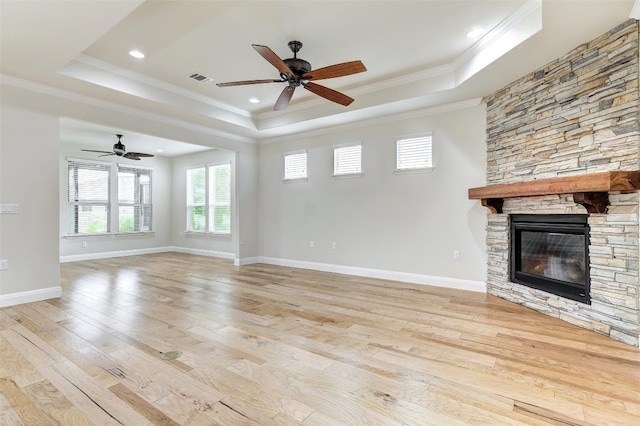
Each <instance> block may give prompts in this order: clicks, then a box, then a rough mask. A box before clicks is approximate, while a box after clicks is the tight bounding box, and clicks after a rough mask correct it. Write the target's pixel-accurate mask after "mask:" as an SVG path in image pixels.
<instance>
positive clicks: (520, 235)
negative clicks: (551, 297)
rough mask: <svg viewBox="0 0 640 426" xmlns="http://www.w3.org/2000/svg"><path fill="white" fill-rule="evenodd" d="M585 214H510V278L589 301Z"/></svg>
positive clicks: (587, 235)
mask: <svg viewBox="0 0 640 426" xmlns="http://www.w3.org/2000/svg"><path fill="white" fill-rule="evenodd" d="M587 218H588V215H580V214H568V215H565V214H563V215H538V214H513V215H511V216H510V223H511V225H510V242H509V244H510V251H509V263H510V279H511V281H512V282H515V283H518V284H522V285H526V286H528V287H532V288H536V289H539V290H543V291H545V292H548V293H552V294H555V295H557V296H561V297H565V298H568V299H572V300H576V301H578V302H582V303H585V304H590V303H591V298H590V295H589V281H590V280H589V225H588V223H587Z"/></svg>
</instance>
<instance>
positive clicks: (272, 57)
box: [251, 44, 293, 75]
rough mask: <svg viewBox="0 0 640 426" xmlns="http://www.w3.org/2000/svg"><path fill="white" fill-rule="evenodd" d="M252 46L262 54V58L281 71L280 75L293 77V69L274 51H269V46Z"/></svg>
mask: <svg viewBox="0 0 640 426" xmlns="http://www.w3.org/2000/svg"><path fill="white" fill-rule="evenodd" d="M251 46H253V48H254V49H255V50H256V52H258V53H259V54H260V56H262V57H263V58H265V59H266V60H267V61H268V62H269V63H270V64H271V65H273V66H274V67H276V68H277V69H278V71H280V74H289V75H293V71H291V68H289V67H288V66H287V64H285V63H284V61H283V60H282V59H280V57H279V56H278V55H276V54H275V52H274V51H273V50H271V49H269V48H268V47H267V46H262V45H259V44H252V45H251Z"/></svg>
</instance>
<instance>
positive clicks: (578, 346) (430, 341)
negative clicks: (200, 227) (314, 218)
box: [0, 253, 640, 426]
mask: <svg viewBox="0 0 640 426" xmlns="http://www.w3.org/2000/svg"><path fill="white" fill-rule="evenodd" d="M61 268H62V288H63V296H62V298H60V299H53V300H49V301H43V302H37V303H30V304H24V305H19V306H13V307H9V308H4V309H2V310H1V311H0V313H1V316H0V345H1V346H0V349H1V353H0V357H1V373H2V377H1V379H0V389H1V391H2V394H1V395H0V412H1V417H0V423H1V424H2V425H20V424H24V425H29V426H31V425H46V424H62V425H84V424H92V423H93V424H96V425H107V424H114V425H117V424H123V425H150V424H154V425H209V424H224V425H244V424H258V425H295V424H304V425H330V426H335V425H342V424H345V425H365V424H367V425H466V424H479V425H502V424H510V425H513V424H532V425H545V424H554V425H585V424H588V425H607V424H611V425H625V424H628V425H634V426H638V425H640V351H639V350H638V349H637V348H633V347H631V346H627V345H624V344H622V343H619V342H616V341H613V340H610V339H608V338H606V337H603V336H600V335H598V334H595V333H592V332H589V331H586V330H583V329H580V328H578V327H575V326H572V325H570V324H568V323H565V322H562V321H560V320H557V319H554V318H550V317H547V316H544V315H541V314H539V313H536V312H534V311H531V310H529V309H527V308H524V307H521V306H518V305H515V304H512V303H509V302H506V301H503V300H501V299H497V298H494V297H491V296H486V295H484V294H479V293H473V292H465V291H455V290H446V289H442V288H436V287H428V286H419V285H412V284H405V283H398V282H390V281H383V280H375V279H368V278H361V277H352V276H344V275H338V274H330V273H321V272H314V271H305V270H296V269H293V268H286V267H277V266H269V265H250V266H243V267H235V266H233V264H232V262H231V261H228V260H221V259H215V258H209V257H200V256H192V255H185V254H176V253H165V254H157V255H145V256H133V257H128V258H115V259H106V260H99V261H84V262H75V263H67V264H63V265H62V266H61ZM172 351H180V352H181V353H182V354H181V356H179V357H178V358H177V359H174V360H171V359H169V360H166V359H163V355H164V357H165V358H166V357H168V356H170V355H172ZM174 355H175V354H174Z"/></svg>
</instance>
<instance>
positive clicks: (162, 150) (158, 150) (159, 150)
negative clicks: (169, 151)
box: [156, 149, 164, 152]
mask: <svg viewBox="0 0 640 426" xmlns="http://www.w3.org/2000/svg"><path fill="white" fill-rule="evenodd" d="M156 152H164V149H156Z"/></svg>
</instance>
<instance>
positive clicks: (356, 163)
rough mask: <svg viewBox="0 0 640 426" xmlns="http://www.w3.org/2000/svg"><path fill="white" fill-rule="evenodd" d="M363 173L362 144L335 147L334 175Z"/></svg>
mask: <svg viewBox="0 0 640 426" xmlns="http://www.w3.org/2000/svg"><path fill="white" fill-rule="evenodd" d="M360 173H362V145H361V144H356V145H343V146H336V147H334V148H333V175H334V176H342V175H355V174H360Z"/></svg>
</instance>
